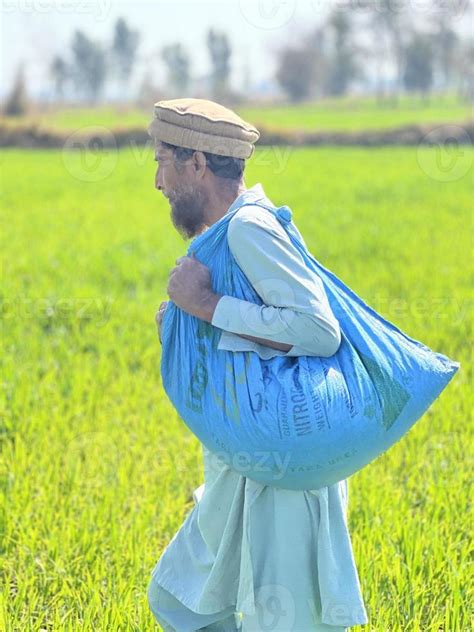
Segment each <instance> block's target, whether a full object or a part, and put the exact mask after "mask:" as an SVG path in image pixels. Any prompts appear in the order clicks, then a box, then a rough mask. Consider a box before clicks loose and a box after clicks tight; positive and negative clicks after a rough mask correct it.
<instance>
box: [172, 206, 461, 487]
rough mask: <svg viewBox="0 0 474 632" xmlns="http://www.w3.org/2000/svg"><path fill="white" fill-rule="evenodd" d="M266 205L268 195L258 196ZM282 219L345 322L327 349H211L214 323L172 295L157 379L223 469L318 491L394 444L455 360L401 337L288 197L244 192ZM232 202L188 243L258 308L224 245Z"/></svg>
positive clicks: (219, 283) (223, 290) (223, 287)
mask: <svg viewBox="0 0 474 632" xmlns="http://www.w3.org/2000/svg"><path fill="white" fill-rule="evenodd" d="M266 201H267V202H268V199H267V198H266ZM250 204H253V205H254V204H256V205H258V206H260V207H261V211H262V213H266V212H269V213H272V214H273V215H274V216H275V217H276V218H277V219H278V221H279V222H280V223H281V224H282V226H283V227H284V229H285V231H286V233H287V234H288V236H289V238H290V240H291V241H292V243H293V244H294V245H295V246H296V248H297V249H298V251H299V252H300V253H301V255H302V256H303V258H304V261H305V263H306V265H307V266H308V267H309V268H311V269H312V270H314V271H315V272H316V273H317V274H318V276H319V278H320V279H321V281H322V283H323V286H324V289H325V291H326V294H327V296H328V300H329V304H330V306H331V309H332V310H333V313H334V315H335V317H336V318H337V319H338V321H339V323H340V328H341V336H342V340H341V345H340V347H339V349H338V351H337V352H336V353H335V354H334V355H333V356H331V357H329V358H325V357H319V356H293V357H290V356H276V357H273V358H271V359H262V358H260V356H259V355H258V354H257V353H255V352H253V351H238V352H233V351H227V350H222V349H217V345H218V343H219V337H220V334H221V330H220V329H218V328H216V327H214V326H213V325H211V324H210V323H208V322H205V321H203V320H200V319H198V318H196V317H195V316H191V315H189V314H187V313H186V312H184V311H183V310H181V309H180V308H179V307H178V306H177V305H176V304H175V303H173V302H172V301H169V303H168V307H167V309H166V311H165V314H164V316H163V321H162V330H161V338H162V357H161V367H160V368H161V376H162V383H163V387H164V389H165V391H166V393H167V395H168V397H169V398H170V400H171V402H172V403H173V405H174V406H175V408H176V410H177V412H178V414H179V416H180V417H181V418H182V419H183V421H184V422H185V424H186V425H187V426H188V427H189V429H190V430H191V431H192V432H193V433H194V434H195V435H196V437H197V438H198V439H199V440H200V441H201V442H202V443H203V444H204V445H205V446H206V447H207V448H208V449H209V450H210V451H211V452H213V453H214V454H215V456H216V457H217V458H218V459H221V460H223V461H225V462H226V463H227V464H228V465H229V466H230V467H232V468H233V469H234V470H236V471H237V472H239V473H241V474H242V475H244V476H247V477H249V478H251V479H253V480H255V481H257V482H260V483H262V484H266V485H273V486H275V487H280V488H284V489H293V490H304V489H317V488H320V487H324V486H326V485H332V484H334V483H336V482H337V481H340V480H342V479H344V478H346V477H348V476H350V475H351V474H353V473H354V472H356V471H358V470H359V469H361V468H362V467H364V466H365V465H367V464H368V463H370V462H371V461H372V460H373V459H375V458H376V457H377V456H379V455H380V454H381V453H382V452H384V451H386V450H387V449H388V448H389V447H390V446H392V445H393V444H394V443H396V442H397V441H398V440H399V439H400V438H401V437H402V436H403V435H404V434H405V433H406V432H407V431H408V430H409V429H410V428H411V427H412V426H413V424H414V423H415V422H416V421H417V420H418V419H419V418H420V417H421V416H422V415H423V413H424V412H425V411H426V410H427V409H428V407H429V406H430V405H431V404H432V402H433V401H434V400H435V399H436V398H437V397H438V396H439V395H440V393H441V392H442V391H443V389H444V388H445V387H446V386H447V384H448V383H449V381H450V380H451V378H452V377H453V375H454V374H455V373H456V371H457V370H458V369H459V367H460V364H459V363H458V362H455V361H453V360H451V359H449V358H448V357H447V356H445V355H442V354H440V353H436V352H434V351H432V350H431V349H430V348H428V347H427V346H425V345H424V344H422V343H421V342H419V341H417V340H414V339H412V338H410V337H408V336H407V335H406V334H405V333H403V332H402V331H401V330H400V329H398V328H397V327H396V326H395V325H393V324H392V323H390V322H389V321H387V320H385V319H384V318H383V317H382V316H381V315H380V314H378V313H377V312H375V311H374V310H373V309H372V308H371V307H369V306H368V305H367V304H366V303H364V301H363V300H362V299H361V298H359V297H358V296H357V295H356V294H355V293H354V292H353V291H352V290H351V289H350V288H349V287H347V286H346V285H345V284H344V283H343V282H342V281H341V280H340V279H339V278H338V277H337V276H336V275H335V274H333V273H332V272H330V271H329V270H327V269H326V268H325V267H324V266H322V265H321V264H320V263H319V262H318V261H317V260H316V259H315V258H314V257H313V256H312V255H311V253H310V252H309V251H308V249H307V247H306V245H305V244H304V241H303V240H302V238H301V234H300V233H299V231H298V230H297V229H296V227H295V226H294V224H293V222H292V213H291V210H290V209H289V207H288V206H282V207H279V208H277V207H274V206H272V205H271V204H270V205H269V204H267V203H263V202H261V201H252V202H250ZM244 205H246V204H242V205H240V206H238V207H237V208H234V209H232V207H231V210H229V211H228V212H227V213H226V214H225V215H224V216H223V217H222V218H221V219H220V220H219V221H217V222H216V223H214V224H213V225H212V226H210V227H209V228H208V229H207V230H206V231H205V232H204V233H201V234H200V235H198V236H197V237H195V238H194V239H193V240H192V242H191V243H190V245H189V248H188V256H191V254H192V253H194V254H195V256H196V257H197V259H198V260H199V261H201V262H202V263H203V264H205V265H206V266H208V267H209V268H210V272H211V279H212V287H213V290H214V291H215V292H217V293H219V294H225V295H231V296H235V297H237V298H240V299H244V300H246V301H251V302H253V303H257V304H258V305H262V304H263V302H262V300H261V298H260V297H259V295H258V294H257V293H256V292H255V290H254V288H253V287H252V285H251V284H250V282H249V281H248V279H247V278H246V276H245V275H244V273H243V272H242V270H241V269H240V267H239V266H238V264H237V262H236V261H235V259H234V258H233V256H232V253H231V251H230V249H229V246H228V243H227V228H228V223H229V221H230V219H231V218H232V217H233V215H234V214H235V213H236V212H237V211H238V210H239V208H242V206H244Z"/></svg>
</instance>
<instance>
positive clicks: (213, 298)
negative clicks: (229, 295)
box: [167, 253, 221, 322]
mask: <svg viewBox="0 0 474 632" xmlns="http://www.w3.org/2000/svg"><path fill="white" fill-rule="evenodd" d="M176 263H177V264H178V265H177V266H176V267H175V268H173V270H172V271H171V272H170V274H169V279H168V288H167V292H168V296H169V297H170V299H171V300H172V301H173V302H174V303H175V304H176V305H177V306H178V307H180V308H181V309H182V310H184V311H185V312H187V313H188V314H191V315H192V316H197V318H201V319H202V320H206V321H208V322H211V320H212V315H213V313H214V309H215V307H216V305H217V303H218V301H219V299H220V298H221V295H219V294H215V293H214V292H213V291H212V284H211V272H210V270H209V268H208V267H207V266H205V265H204V264H203V263H201V262H200V261H199V260H198V259H197V258H196V257H195V255H194V253H193V256H192V257H179V258H178V259H176Z"/></svg>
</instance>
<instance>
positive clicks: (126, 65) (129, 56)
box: [111, 18, 139, 89]
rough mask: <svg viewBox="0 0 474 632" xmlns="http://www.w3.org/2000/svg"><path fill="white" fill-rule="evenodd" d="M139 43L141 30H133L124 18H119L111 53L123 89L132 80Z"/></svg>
mask: <svg viewBox="0 0 474 632" xmlns="http://www.w3.org/2000/svg"><path fill="white" fill-rule="evenodd" d="M138 44H139V32H138V31H134V30H132V29H131V28H130V27H129V26H128V24H127V22H126V20H125V19H124V18H119V19H118V20H117V21H116V22H115V28H114V37H113V42H112V50H111V53H112V59H113V63H114V66H115V69H116V72H117V75H118V77H119V81H120V83H121V87H122V88H123V89H125V88H126V87H127V85H128V83H129V81H130V76H131V74H132V71H133V67H134V65H135V61H136V54H137V48H138Z"/></svg>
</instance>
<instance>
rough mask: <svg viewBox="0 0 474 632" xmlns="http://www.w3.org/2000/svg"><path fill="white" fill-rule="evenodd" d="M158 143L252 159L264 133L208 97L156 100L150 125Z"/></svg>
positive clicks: (149, 128) (150, 132)
mask: <svg viewBox="0 0 474 632" xmlns="http://www.w3.org/2000/svg"><path fill="white" fill-rule="evenodd" d="M148 134H149V135H150V136H151V137H152V138H153V139H154V141H155V143H156V142H159V141H164V142H165V143H170V144H171V145H177V146H178V147H187V148H188V149H195V150H197V151H206V152H209V153H211V154H218V155H219V156H231V157H233V158H250V156H251V155H252V154H253V151H254V143H255V142H256V141H257V140H258V139H259V137H260V132H259V131H258V130H257V129H256V128H255V127H254V126H253V125H250V123H247V122H246V121H244V120H243V119H241V118H240V116H238V115H237V114H236V113H235V112H233V111H232V110H229V109H228V108H226V107H224V106H223V105H220V104H219V103H215V102H214V101H208V100H207V99H192V98H186V99H171V100H168V101H158V102H157V103H155V118H154V119H153V121H152V122H151V123H150V125H149V126H148Z"/></svg>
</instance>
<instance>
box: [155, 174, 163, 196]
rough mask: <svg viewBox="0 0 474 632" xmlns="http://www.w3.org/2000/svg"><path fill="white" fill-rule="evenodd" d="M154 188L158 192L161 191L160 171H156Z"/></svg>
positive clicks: (161, 179)
mask: <svg viewBox="0 0 474 632" xmlns="http://www.w3.org/2000/svg"><path fill="white" fill-rule="evenodd" d="M155 187H156V188H157V189H158V191H162V190H163V178H162V177H161V171H160V170H159V169H158V170H157V172H156V175H155Z"/></svg>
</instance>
